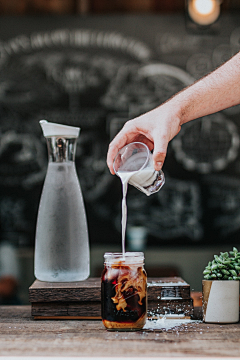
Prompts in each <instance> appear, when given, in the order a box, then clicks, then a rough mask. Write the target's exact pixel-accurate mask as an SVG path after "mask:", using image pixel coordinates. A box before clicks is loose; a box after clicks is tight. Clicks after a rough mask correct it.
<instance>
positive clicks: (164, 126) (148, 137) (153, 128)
mask: <svg viewBox="0 0 240 360" xmlns="http://www.w3.org/2000/svg"><path fill="white" fill-rule="evenodd" d="M172 109H174V107H169V105H168V103H165V104H163V105H161V106H160V107H158V108H156V109H153V110H151V111H149V112H148V113H146V114H143V115H141V116H139V117H137V118H135V119H133V120H129V121H127V122H126V123H125V125H124V126H123V128H122V130H121V131H120V132H119V133H118V134H117V135H116V136H115V138H114V139H113V140H112V142H111V143H110V145H109V148H108V154H107V164H108V167H109V170H110V172H111V173H112V174H114V170H113V161H114V158H115V156H116V155H117V153H118V151H119V150H120V149H121V148H123V147H124V146H125V145H127V144H129V143H131V142H135V141H139V142H143V143H144V144H146V145H147V146H148V148H149V150H150V151H151V150H153V149H154V150H153V165H154V168H155V170H157V171H159V170H160V169H161V168H162V165H163V163H164V160H165V157H166V153H167V147H168V143H169V141H170V140H172V138H173V137H174V136H176V135H177V134H178V133H179V131H180V129H181V126H180V119H179V117H178V116H177V115H176V112H175V113H174V112H173V110H172Z"/></svg>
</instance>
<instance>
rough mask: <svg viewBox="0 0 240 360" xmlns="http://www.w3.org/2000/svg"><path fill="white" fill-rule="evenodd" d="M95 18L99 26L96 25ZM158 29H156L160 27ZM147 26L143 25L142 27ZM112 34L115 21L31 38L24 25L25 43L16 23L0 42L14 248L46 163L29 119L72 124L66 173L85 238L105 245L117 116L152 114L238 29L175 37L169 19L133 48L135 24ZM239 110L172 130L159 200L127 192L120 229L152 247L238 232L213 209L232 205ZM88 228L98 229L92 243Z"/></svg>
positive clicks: (5, 198) (2, 210)
mask: <svg viewBox="0 0 240 360" xmlns="http://www.w3.org/2000/svg"><path fill="white" fill-rule="evenodd" d="M136 19H137V18H136ZM179 19H180V18H179ZM97 21H98V24H99V26H100V25H101V24H102V22H103V21H104V20H101V19H100V18H99V19H97ZM162 21H163V25H164V21H166V20H164V19H162ZM182 21H183V19H180V23H182ZM183 22H184V21H183ZM150 23H151V21H150V22H149V23H148V22H146V24H148V25H146V29H147V28H149V26H150V25H151V24H150ZM180 23H179V24H180ZM19 24H20V23H19ZM79 24H81V21H80V22H79ZM163 25H162V26H163ZM173 25H174V26H173ZM117 26H118V25H117V21H116V26H115V28H114V29H113V30H111V29H110V30H109V31H103V30H96V29H91V28H80V29H71V28H69V29H68V28H65V29H55V30H49V31H48V30H46V31H44V32H39V31H37V30H36V29H37V28H38V25H37V21H36V28H34V29H33V30H32V32H30V33H28V35H25V34H24V32H23V33H22V32H21V24H20V25H19V29H17V28H16V33H18V34H20V35H17V36H16V37H15V38H10V39H9V40H7V41H5V42H3V41H2V42H0V120H1V122H0V185H1V188H0V220H1V221H0V224H1V225H0V226H1V233H2V234H3V233H4V236H10V235H9V233H10V232H11V231H10V230H9V229H12V235H13V234H17V237H18V238H19V239H20V238H21V239H22V240H21V241H20V240H18V242H19V243H21V244H23V245H29V244H33V242H34V230H35V221H36V216H37V208H38V204H39V198H40V194H41V189H42V185H43V181H44V177H45V173H46V166H47V150H46V144H45V140H44V138H43V135H42V132H41V129H40V126H39V120H40V119H47V120H49V121H53V122H59V123H65V124H69V125H73V126H79V127H81V133H80V137H79V141H78V146H77V152H76V167H77V171H78V174H79V178H80V183H81V187H82V192H83V197H84V200H85V203H86V208H87V215H88V222H89V228H90V233H91V239H93V241H94V242H95V241H108V242H109V241H111V240H110V239H112V238H116V236H115V235H116V233H117V231H118V230H120V221H121V205H120V200H121V186H120V181H119V179H118V178H117V177H114V176H112V175H110V173H109V170H108V168H107V165H106V153H107V149H108V144H109V141H110V140H111V139H112V138H113V137H114V136H115V135H116V134H117V132H118V131H119V130H120V129H121V128H122V126H123V125H124V124H125V122H126V121H127V120H128V119H131V118H134V117H135V116H139V115H140V114H142V113H144V112H146V111H149V110H151V109H152V108H154V107H156V106H159V105H160V104H161V103H163V102H164V101H166V100H168V99H169V98H170V97H171V96H172V95H174V94H175V93H176V92H178V91H180V90H182V89H183V88H184V87H186V86H189V85H190V84H192V83H193V82H194V81H195V80H196V79H198V78H199V77H201V76H203V75H205V74H207V73H208V72H209V71H212V70H213V69H214V68H215V67H216V66H219V65H220V64H221V63H222V62H223V61H225V60H227V58H229V57H230V56H232V55H233V54H234V53H236V51H237V49H239V47H240V41H239V39H240V28H236V29H234V28H233V27H232V29H231V30H230V31H229V36H228V38H227V37H226V36H225V37H221V36H216V37H209V38H207V39H206V37H204V36H193V35H191V34H188V33H186V32H185V31H184V30H183V29H184V27H182V25H181V26H179V27H178V25H177V24H175V23H174V20H172V21H170V22H169V23H165V25H164V26H163V27H162V30H159V32H155V31H153V32H151V31H150V30H149V33H148V32H146V34H145V35H146V37H144V40H142V37H143V36H142V33H141V31H139V32H138V29H137V27H136V29H135V30H134V32H133V33H134V36H133V35H132V33H131V35H130V34H128V33H123V30H121V31H118V30H116V28H117ZM232 26H233V25H232ZM39 28H40V27H39ZM100 28H101V26H100ZM110 28H111V27H110ZM51 29H52V27H51ZM147 33H148V34H147ZM21 34H22V35H21ZM148 40H149V42H148ZM239 113H240V106H235V107H232V108H230V109H226V110H225V111H223V112H222V113H218V114H215V115H211V116H208V117H205V118H202V119H199V120H196V121H193V122H191V123H189V124H186V125H184V126H183V127H182V130H181V132H180V133H179V135H178V136H177V137H176V138H175V139H174V140H173V141H172V142H171V143H170V145H169V147H168V153H167V159H166V162H165V164H164V169H163V170H164V172H165V174H166V184H165V186H164V187H163V189H162V190H161V192H160V193H158V194H157V195H155V196H153V197H150V198H147V197H146V196H145V195H144V194H141V193H139V192H138V191H137V190H135V189H132V188H131V187H129V192H128V208H129V212H128V214H129V224H132V225H134V224H139V223H140V224H145V226H146V227H147V230H148V234H149V236H152V237H153V238H154V239H155V238H157V239H159V241H160V242H162V243H164V244H165V242H166V241H168V240H171V241H172V242H174V241H175V243H179V244H180V243H181V244H183V243H184V244H185V242H186V241H188V242H189V241H190V243H191V242H192V243H196V242H198V243H200V242H201V241H202V242H204V243H209V239H211V240H212V241H215V240H217V241H219V237H220V238H221V239H224V238H226V237H227V236H228V235H229V234H232V233H236V234H237V233H238V232H239V231H240V229H239V227H238V225H237V218H238V215H234V214H233V212H231V211H230V210H229V211H226V208H224V207H221V201H220V198H221V196H223V198H224V201H225V202H226V206H227V207H228V208H229V209H230V207H231V206H233V208H234V209H237V207H239V206H238V204H239V199H238V192H235V189H236V188H237V186H238V185H236V186H235V185H234V184H232V181H231V179H235V178H236V183H237V184H238V177H239V167H240V165H239V164H240V162H239V141H240V140H239V125H238V123H239V122H238V116H239ZM158 121H161V119H158ZM214 174H219V175H222V174H224V176H225V181H224V182H223V183H218V177H217V176H216V177H215V175H214ZM228 180H229V182H228ZM109 194H111V196H109ZM231 204H232V205H231ZM237 213H238V212H237V211H236V212H235V214H237ZM206 214H211V216H212V218H211V216H210V215H209V216H206ZM210 218H211V219H212V221H211V223H210V222H209V221H208V219H210ZM223 223H228V226H226V227H223V226H222V225H221V224H223ZM102 224H104V225H102ZM99 226H105V227H104V233H103V234H100V231H99ZM116 229H117V230H116ZM215 230H216V231H215ZM107 231H108V236H105V232H107ZM6 234H8V235H6ZM216 234H217V235H216ZM119 236H120V232H119ZM217 237H218V238H217ZM154 243H155V242H154Z"/></svg>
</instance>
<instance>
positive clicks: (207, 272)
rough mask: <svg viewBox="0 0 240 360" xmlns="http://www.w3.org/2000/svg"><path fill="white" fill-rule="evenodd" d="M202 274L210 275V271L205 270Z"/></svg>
mask: <svg viewBox="0 0 240 360" xmlns="http://www.w3.org/2000/svg"><path fill="white" fill-rule="evenodd" d="M203 274H204V275H207V274H211V270H208V269H205V270H204V271H203Z"/></svg>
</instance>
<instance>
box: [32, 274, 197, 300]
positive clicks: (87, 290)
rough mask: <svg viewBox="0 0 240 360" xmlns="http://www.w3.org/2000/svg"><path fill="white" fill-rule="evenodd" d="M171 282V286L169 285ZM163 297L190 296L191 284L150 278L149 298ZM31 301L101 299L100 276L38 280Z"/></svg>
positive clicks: (33, 288) (175, 280)
mask: <svg viewBox="0 0 240 360" xmlns="http://www.w3.org/2000/svg"><path fill="white" fill-rule="evenodd" d="M168 283H169V286H168V285H167V284H168ZM161 297H179V298H183V299H189V298H190V286H189V285H188V284H186V283H185V282H184V280H182V279H181V278H179V277H174V278H148V300H149V301H151V300H156V299H161ZM29 301H30V302H31V303H33V302H51V301H68V302H69V301H101V280H100V278H89V279H87V280H85V281H79V282H71V283H58V282H55V283H54V282H44V281H39V280H36V281H35V282H34V283H33V284H32V286H30V288H29Z"/></svg>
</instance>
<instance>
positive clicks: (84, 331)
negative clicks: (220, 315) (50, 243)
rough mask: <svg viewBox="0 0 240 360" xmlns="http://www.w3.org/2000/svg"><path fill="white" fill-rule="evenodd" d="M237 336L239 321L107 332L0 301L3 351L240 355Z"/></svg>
mask: <svg viewBox="0 0 240 360" xmlns="http://www.w3.org/2000/svg"><path fill="white" fill-rule="evenodd" d="M239 339H240V324H239V323H237V324H228V325H221V324H205V323H202V322H189V323H186V324H182V325H179V326H176V327H174V328H170V329H169V330H164V329H163V328H160V327H159V328H158V329H155V330H151V329H150V328H149V327H148V328H147V329H144V330H142V331H138V332H132V333H130V332H108V331H107V330H106V329H105V328H104V326H103V324H102V322H101V321H99V320H95V321H90V320H55V321H54V320H44V321H41V320H37V321H36V320H33V319H32V317H31V310H30V306H0V349H1V350H0V355H1V356H23V357H24V356H36V355H38V356H80V355H81V356H103V357H104V356H111V355H112V356H119V357H121V356H122V357H123V356H129V357H148V358H151V357H158V356H161V357H176V358H177V357H183V358H188V357H198V356H199V357H203V358H204V357H210V356H213V357H224V356H225V357H239V354H240V340H239Z"/></svg>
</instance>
